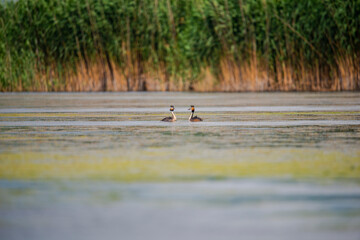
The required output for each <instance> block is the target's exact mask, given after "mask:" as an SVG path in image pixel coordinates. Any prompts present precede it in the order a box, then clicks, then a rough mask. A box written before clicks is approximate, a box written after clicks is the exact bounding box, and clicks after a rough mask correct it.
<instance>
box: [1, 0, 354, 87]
mask: <svg viewBox="0 0 360 240" xmlns="http://www.w3.org/2000/svg"><path fill="white" fill-rule="evenodd" d="M359 89H360V1H359V0H350V1H342V0H331V1H330V0H307V1H292V0H282V1H279V0H194V1H188V0H62V1H56V0H19V1H2V2H1V3H0V91H341V90H359Z"/></svg>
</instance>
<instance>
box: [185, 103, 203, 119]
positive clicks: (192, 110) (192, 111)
mask: <svg viewBox="0 0 360 240" xmlns="http://www.w3.org/2000/svg"><path fill="white" fill-rule="evenodd" d="M188 110H191V115H190V117H189V121H190V122H202V118H199V117H198V116H195V117H194V112H195V107H194V105H191V106H190V108H189V109H188Z"/></svg>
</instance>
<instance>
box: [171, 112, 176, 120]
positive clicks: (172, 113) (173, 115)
mask: <svg viewBox="0 0 360 240" xmlns="http://www.w3.org/2000/svg"><path fill="white" fill-rule="evenodd" d="M171 115H172V117H173V119H174V120H176V116H175V114H174V112H171Z"/></svg>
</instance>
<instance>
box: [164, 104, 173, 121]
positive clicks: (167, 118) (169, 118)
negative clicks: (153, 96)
mask: <svg viewBox="0 0 360 240" xmlns="http://www.w3.org/2000/svg"><path fill="white" fill-rule="evenodd" d="M174 110H175V108H174V106H173V105H171V106H170V112H171V115H172V116H171V117H166V118H164V119H162V120H161V121H163V122H175V121H176V116H175V114H174Z"/></svg>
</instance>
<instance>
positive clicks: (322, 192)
mask: <svg viewBox="0 0 360 240" xmlns="http://www.w3.org/2000/svg"><path fill="white" fill-rule="evenodd" d="M169 105H175V114H176V115H177V121H176V122H174V123H165V122H161V121H160V119H162V118H163V117H166V116H169ZM190 105H195V107H196V113H195V115H198V116H199V117H202V118H203V119H204V121H203V122H200V123H190V122H189V121H188V117H189V115H190V112H189V111H188V110H187V109H188V108H189V106H190ZM0 129H1V130H0V239H156V240H157V239H360V144H359V143H360V94H359V93H351V92H347V93H201V94H200V93H51V94H48V93H21V94H20V93H13V94H0Z"/></svg>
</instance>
